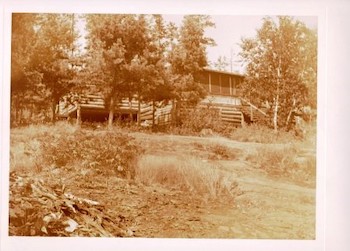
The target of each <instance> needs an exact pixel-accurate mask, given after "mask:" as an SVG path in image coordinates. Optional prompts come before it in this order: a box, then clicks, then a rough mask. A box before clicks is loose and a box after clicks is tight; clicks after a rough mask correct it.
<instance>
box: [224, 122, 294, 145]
mask: <svg viewBox="0 0 350 251" xmlns="http://www.w3.org/2000/svg"><path fill="white" fill-rule="evenodd" d="M229 138H230V139H233V140H237V141H242V142H256V143H265V144H266V143H289V142H291V141H295V140H296V138H295V136H294V135H293V133H291V132H286V131H278V132H277V133H276V132H275V131H274V130H273V129H271V128H269V127H267V126H263V125H257V124H251V125H249V126H245V127H242V128H236V129H234V130H232V132H231V133H230V135H229Z"/></svg>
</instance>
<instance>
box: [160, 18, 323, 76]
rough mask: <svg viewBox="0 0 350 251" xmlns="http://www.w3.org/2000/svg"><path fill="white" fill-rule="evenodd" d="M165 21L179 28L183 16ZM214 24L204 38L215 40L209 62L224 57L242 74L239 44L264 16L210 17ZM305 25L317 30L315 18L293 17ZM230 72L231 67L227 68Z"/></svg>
mask: <svg viewBox="0 0 350 251" xmlns="http://www.w3.org/2000/svg"><path fill="white" fill-rule="evenodd" d="M163 17H164V19H165V20H166V21H168V22H169V21H171V22H174V23H175V24H176V25H177V26H181V22H182V18H183V16H180V15H164V16H163ZM211 18H212V20H213V21H214V23H215V28H208V29H207V30H206V36H208V37H211V38H213V39H214V40H215V42H216V44H217V45H216V46H215V47H208V48H207V56H208V60H209V61H210V62H216V61H217V59H218V58H219V57H220V56H221V57H224V56H225V57H226V58H227V60H228V61H229V63H230V61H231V59H232V71H233V72H237V73H243V72H244V66H243V65H242V63H241V62H240V59H239V56H238V54H239V52H240V46H239V44H240V42H241V39H242V38H249V37H254V36H255V35H256V30H257V29H259V28H260V27H261V25H262V18H264V16H229V15H220V16H214V15H213V16H211ZM294 18H295V19H297V20H300V21H302V22H304V23H305V25H306V26H307V27H309V28H310V29H317V17H315V16H308V17H306V16H303V17H301V16H299V17H294ZM227 70H228V71H231V66H228V67H227Z"/></svg>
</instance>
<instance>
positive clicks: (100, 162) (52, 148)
mask: <svg viewBox="0 0 350 251" xmlns="http://www.w3.org/2000/svg"><path fill="white" fill-rule="evenodd" d="M140 153H141V148H140V147H139V146H138V145H136V144H135V143H134V139H133V138H132V137H130V136H128V135H126V134H122V133H115V132H100V133H92V132H88V131H84V130H80V131H77V132H75V133H73V134H68V135H63V134H55V135H50V136H48V137H47V139H46V140H45V141H43V142H42V149H41V154H42V160H43V162H44V163H46V164H51V165H52V164H54V165H57V166H59V167H72V166H74V165H78V166H81V167H84V168H93V169H94V170H97V171H98V172H101V173H109V172H110V171H116V172H117V173H118V174H119V175H120V176H122V177H133V176H134V173H135V165H136V162H137V157H138V156H139V154H140Z"/></svg>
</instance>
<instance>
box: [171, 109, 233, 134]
mask: <svg viewBox="0 0 350 251" xmlns="http://www.w3.org/2000/svg"><path fill="white" fill-rule="evenodd" d="M180 122H181V123H180V125H179V126H177V127H175V128H173V131H174V132H175V133H178V134H187V135H193V134H194V135H199V134H200V132H201V131H202V130H203V129H211V130H212V131H213V132H214V133H218V134H225V133H227V131H230V130H231V129H232V126H231V125H230V124H229V123H225V122H223V121H221V118H220V113H219V110H218V109H215V108H212V107H207V108H203V107H196V108H191V109H182V112H181V118H180Z"/></svg>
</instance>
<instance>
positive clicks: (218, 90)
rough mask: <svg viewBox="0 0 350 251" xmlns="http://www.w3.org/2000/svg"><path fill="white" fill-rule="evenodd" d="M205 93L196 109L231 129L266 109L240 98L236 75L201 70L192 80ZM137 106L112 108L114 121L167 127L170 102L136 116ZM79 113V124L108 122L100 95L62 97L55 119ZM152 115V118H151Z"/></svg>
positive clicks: (239, 78) (121, 104) (122, 104)
mask: <svg viewBox="0 0 350 251" xmlns="http://www.w3.org/2000/svg"><path fill="white" fill-rule="evenodd" d="M194 78H195V80H196V81H197V82H199V83H200V84H201V85H202V87H203V88H204V89H205V90H206V91H207V96H206V97H205V98H204V99H203V100H201V102H200V103H199V107H208V106H210V107H213V108H214V109H218V110H219V113H220V118H221V119H222V120H223V121H225V122H228V123H232V124H233V125H235V126H243V125H244V124H245V123H253V122H257V121H259V120H260V119H261V118H263V117H265V116H266V112H265V111H266V109H264V108H259V107H257V106H255V105H253V104H251V103H249V102H248V101H247V100H245V99H243V98H242V97H241V96H242V95H241V86H242V84H243V80H244V76H243V75H241V74H237V73H231V72H224V71H217V70H212V69H208V68H205V69H204V70H203V71H202V72H201V74H199V75H197V76H194ZM138 108H139V104H138V101H137V99H136V98H134V99H132V100H131V102H130V101H129V99H122V100H121V101H120V102H119V103H118V104H117V105H116V108H115V113H116V116H115V117H117V118H119V119H122V120H123V119H126V118H130V114H132V118H133V120H135V121H136V120H137V119H138V117H139V119H140V121H141V122H148V123H152V122H150V121H152V120H153V116H154V122H155V124H157V125H164V124H168V123H170V121H171V119H172V114H173V112H172V111H173V108H174V106H173V104H172V103H171V102H167V103H166V102H160V103H157V105H156V106H154V104H151V103H141V104H140V114H138V110H139V109H138ZM78 109H80V114H81V119H82V120H94V121H96V120H97V121H106V120H107V119H108V113H109V112H108V109H107V108H106V107H105V102H104V100H103V97H102V95H98V94H90V95H80V98H79V102H74V103H72V102H68V98H67V97H62V99H61V101H60V102H59V104H58V106H57V116H58V117H60V118H71V117H77V115H78ZM153 113H154V115H153Z"/></svg>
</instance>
